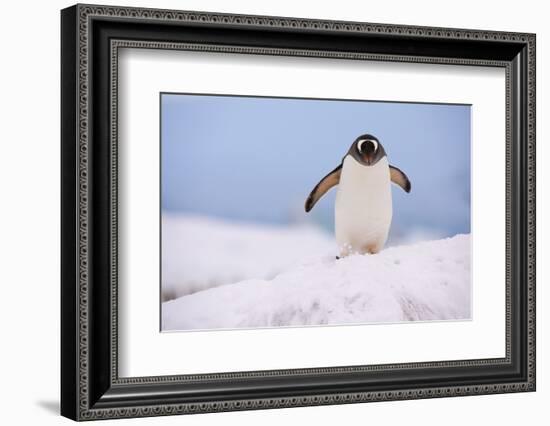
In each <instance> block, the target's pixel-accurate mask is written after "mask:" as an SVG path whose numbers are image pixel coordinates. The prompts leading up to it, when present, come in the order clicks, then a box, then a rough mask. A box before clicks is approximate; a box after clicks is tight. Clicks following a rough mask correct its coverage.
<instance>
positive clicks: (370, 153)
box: [160, 93, 472, 331]
mask: <svg viewBox="0 0 550 426" xmlns="http://www.w3.org/2000/svg"><path fill="white" fill-rule="evenodd" d="M160 104H161V108H160V110H161V117H160V118H161V120H160V122H161V129H160V139H161V141H160V145H161V146H160V149H161V201H160V204H161V207H160V208H161V224H160V226H161V274H160V275H161V279H160V281H161V282H160V302H161V331H190V330H212V329H216V330H220V329H241V328H266V327H289V326H292V327H302V326H323V325H351V324H369V323H397V322H415V321H444V320H455V321H456V320H470V319H471V304H472V300H471V293H472V282H471V257H472V252H471V238H470V234H471V223H470V221H471V215H470V207H471V206H470V166H471V164H470V162H471V158H470V137H471V135H470V130H471V129H470V124H471V123H470V120H471V110H470V109H471V106H470V105H466V104H434V103H412V102H383V101H369V100H344V99H309V98H283V97H254V96H237V95H214V94H186V93H161V95H160Z"/></svg>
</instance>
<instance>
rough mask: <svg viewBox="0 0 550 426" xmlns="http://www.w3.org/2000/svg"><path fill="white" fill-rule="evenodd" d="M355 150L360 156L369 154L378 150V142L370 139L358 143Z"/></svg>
mask: <svg viewBox="0 0 550 426" xmlns="http://www.w3.org/2000/svg"><path fill="white" fill-rule="evenodd" d="M357 148H358V149H359V152H360V153H361V154H370V153H372V152H376V151H377V150H378V142H376V141H375V140H371V139H367V140H363V141H360V142H359V144H358V145H357Z"/></svg>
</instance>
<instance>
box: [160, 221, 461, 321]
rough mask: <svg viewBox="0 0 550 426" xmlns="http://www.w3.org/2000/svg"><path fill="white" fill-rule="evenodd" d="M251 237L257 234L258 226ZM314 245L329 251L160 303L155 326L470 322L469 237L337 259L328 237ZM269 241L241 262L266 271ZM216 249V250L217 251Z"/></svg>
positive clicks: (427, 242) (229, 275) (225, 277)
mask: <svg viewBox="0 0 550 426" xmlns="http://www.w3.org/2000/svg"><path fill="white" fill-rule="evenodd" d="M222 228H223V227H222ZM213 231H214V230H213ZM304 232H305V231H304ZM306 234H307V233H306ZM163 235H164V232H163ZM257 236H258V237H260V236H264V234H263V232H262V230H261V229H258V230H257ZM264 237H265V238H268V235H265V236H264ZM282 238H283V237H282ZM288 238H292V237H291V236H289V237H288ZM314 239H315V238H312V240H311V241H312V242H313V240H314ZM222 240H223V239H222ZM306 240H307V239H306ZM224 241H225V240H224ZM320 243H322V244H325V245H326V247H316V246H315V244H312V251H315V250H317V249H319V250H325V249H328V250H329V252H330V253H331V254H321V255H312V256H309V257H308V258H307V259H306V260H303V261H301V262H296V261H295V259H294V258H293V256H290V255H289V259H288V260H289V264H290V266H288V267H286V268H285V269H284V270H283V271H282V272H280V273H278V274H277V275H274V276H272V277H269V278H261V279H258V278H256V279H245V280H243V281H240V282H235V283H233V284H225V285H220V286H218V287H216V288H208V289H205V290H202V291H198V292H196V293H194V294H187V295H185V296H182V297H179V298H177V299H175V300H170V301H167V302H164V303H163V304H162V329H163V330H197V329H202V330H204V329H219V328H257V327H280V326H308V325H323V324H352V323H372V322H401V321H426V320H465V319H470V305H471V296H470V294H471V291H470V289H471V288H470V284H471V280H470V236H469V235H457V236H454V237H452V238H446V239H441V240H436V241H426V242H421V243H416V244H413V245H406V246H398V247H390V248H387V249H385V250H383V251H381V252H380V253H378V254H374V255H353V256H349V257H346V258H343V259H339V260H336V259H335V258H334V254H333V252H334V248H333V245H332V244H330V239H329V240H328V241H324V240H322V241H320ZM210 244H211V242H210ZM266 244H267V246H266ZM271 244H273V243H272V242H271V240H265V241H263V242H262V243H258V244H255V245H254V247H255V250H254V253H253V254H252V253H250V252H249V251H248V250H249V249H250V248H251V247H246V250H245V252H246V253H247V254H248V255H247V256H246V258H245V259H243V262H247V264H252V262H254V261H255V260H256V258H257V257H258V259H259V264H260V265H262V267H258V271H263V272H265V271H266V270H265V269H263V266H265V265H264V264H263V263H262V262H264V261H265V257H267V258H269V257H270V253H271ZM222 245H223V244H222ZM274 246H275V250H277V244H274ZM331 247H332V252H331ZM302 248H303V247H300V249H302ZM314 249H315V250H314ZM223 250H224V249H223V247H219V252H222V251H223ZM225 250H227V248H226V249H225ZM235 250H236V249H235ZM233 254H234V255H235V256H237V257H238V256H239V254H238V253H233ZM310 254H311V253H310ZM212 256H216V254H212ZM291 258H292V259H291ZM251 260H252V262H251ZM280 265H282V263H281V264H280ZM193 266H197V265H193ZM201 267H203V268H207V267H208V265H207V264H204V265H201ZM251 268H253V267H252V266H251ZM189 272H192V269H190V270H189ZM222 272H223V268H220V271H219V274H220V275H219V277H220V278H219V279H220V280H222V279H229V278H231V274H230V273H228V274H227V275H226V276H223V273H222ZM249 272H251V271H249ZM271 273H274V272H273V271H272V272H271ZM233 278H234V277H233Z"/></svg>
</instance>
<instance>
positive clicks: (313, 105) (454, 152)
mask: <svg viewBox="0 0 550 426" xmlns="http://www.w3.org/2000/svg"><path fill="white" fill-rule="evenodd" d="M161 103H162V117H161V136H162V137H161V140H162V172H161V173H162V184H161V185H162V188H161V192H162V209H163V211H171V212H180V213H188V214H199V215H207V216H213V217H218V218H222V219H228V220H234V221H247V222H255V223H270V224H287V223H292V222H302V221H311V222H313V223H316V224H318V225H319V226H322V227H323V228H325V229H326V230H328V231H330V232H332V230H333V221H334V198H335V193H336V191H335V189H332V190H331V191H330V192H329V193H328V194H326V195H325V196H324V197H323V198H322V199H321V200H320V201H319V202H318V203H317V205H316V206H315V208H314V209H313V211H312V212H311V213H309V214H306V213H305V212H304V211H303V204H304V201H305V199H306V197H307V196H308V194H309V192H310V191H311V189H312V188H313V187H314V186H315V184H316V183H317V182H318V181H319V179H321V178H322V177H323V176H324V175H325V174H326V173H328V172H329V171H330V170H332V169H333V168H334V167H336V166H337V165H338V164H339V163H340V161H341V160H342V157H343V156H344V154H345V153H346V152H347V150H348V149H349V146H350V145H351V143H352V142H353V141H354V140H355V138H356V137H357V136H359V135H360V134H363V133H370V134H373V135H375V136H376V137H378V139H379V140H380V142H381V143H382V144H383V146H384V148H385V150H386V153H387V155H388V159H389V162H390V164H393V165H395V166H397V167H399V168H400V169H401V170H403V171H404V172H405V173H406V174H407V175H408V177H409V179H410V180H411V182H412V191H411V193H410V194H406V193H405V192H404V191H402V190H401V189H400V188H399V187H397V186H394V188H393V202H394V213H393V223H392V229H391V231H390V240H391V239H392V238H393V239H399V238H403V237H406V236H407V234H409V233H413V232H422V233H426V234H433V235H438V236H451V235H455V234H457V233H468V232H470V107H469V106H467V105H445V104H418V103H394V102H368V101H360V102H356V101H338V100H337V101H334V100H309V99H285V98H252V97H236V96H199V95H183V94H162V95H161Z"/></svg>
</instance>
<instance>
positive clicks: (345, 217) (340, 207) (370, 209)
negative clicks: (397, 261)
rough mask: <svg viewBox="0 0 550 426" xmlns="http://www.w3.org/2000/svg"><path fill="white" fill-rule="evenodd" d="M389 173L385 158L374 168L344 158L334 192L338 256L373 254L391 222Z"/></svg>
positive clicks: (382, 244) (381, 242) (349, 157)
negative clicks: (335, 191) (338, 181)
mask: <svg viewBox="0 0 550 426" xmlns="http://www.w3.org/2000/svg"><path fill="white" fill-rule="evenodd" d="M390 182H391V181H390V170H389V164H388V160H387V158H386V157H383V158H381V159H380V161H378V162H377V163H376V164H375V165H374V166H364V165H362V164H359V163H358V162H357V161H356V160H355V159H354V158H353V157H352V156H350V155H348V156H347V157H346V158H345V159H344V162H343V164H342V172H341V175H340V183H339V185H338V191H337V193H336V206H335V233H336V241H337V243H338V247H339V248H340V255H341V256H347V255H349V254H352V253H361V254H364V253H377V252H379V251H380V250H382V248H383V247H384V244H385V243H386V239H387V238H388V232H389V229H390V224H391V220H392V198H391V184H390Z"/></svg>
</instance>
